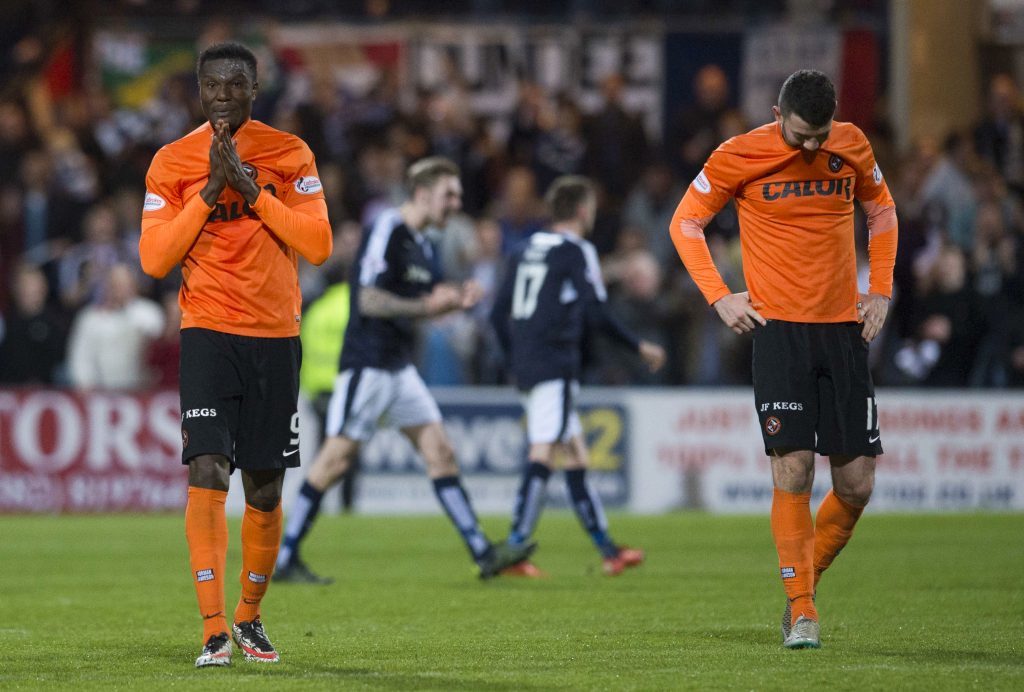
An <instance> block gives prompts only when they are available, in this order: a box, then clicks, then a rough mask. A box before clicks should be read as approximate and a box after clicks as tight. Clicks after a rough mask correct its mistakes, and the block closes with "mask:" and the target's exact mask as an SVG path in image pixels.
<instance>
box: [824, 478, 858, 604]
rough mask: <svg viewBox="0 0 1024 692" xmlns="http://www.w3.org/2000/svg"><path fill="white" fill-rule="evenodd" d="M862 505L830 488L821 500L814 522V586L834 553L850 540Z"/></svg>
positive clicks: (834, 557) (834, 555)
mask: <svg viewBox="0 0 1024 692" xmlns="http://www.w3.org/2000/svg"><path fill="white" fill-rule="evenodd" d="M863 512H864V508H863V507H854V506H853V505H851V504H850V503H848V502H846V501H845V500H843V499H842V498H841V497H839V496H838V495H836V494H835V492H833V491H832V490H829V491H828V495H826V496H825V499H824V500H822V501H821V506H820V507H818V516H817V517H816V518H815V522H814V587H815V588H817V586H818V580H819V579H821V573H822V572H824V571H825V570H826V569H828V566H829V565H831V564H832V561H833V560H834V559H836V555H838V554H839V551H840V550H842V549H843V547H844V546H845V545H846V544H847V542H848V541H849V540H850V536H852V535H853V527H854V525H855V524H856V523H857V520H858V519H860V515H861V513H863Z"/></svg>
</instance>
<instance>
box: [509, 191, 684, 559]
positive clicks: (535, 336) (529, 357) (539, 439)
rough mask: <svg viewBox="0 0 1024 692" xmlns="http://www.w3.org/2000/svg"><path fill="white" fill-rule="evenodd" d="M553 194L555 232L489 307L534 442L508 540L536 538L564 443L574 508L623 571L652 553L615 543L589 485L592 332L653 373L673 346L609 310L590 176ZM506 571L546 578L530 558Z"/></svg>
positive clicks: (524, 255)
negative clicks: (584, 416)
mask: <svg viewBox="0 0 1024 692" xmlns="http://www.w3.org/2000/svg"><path fill="white" fill-rule="evenodd" d="M545 201H546V202H547V204H548V207H549V211H550V213H551V219H552V225H551V229H550V230H549V231H545V232H540V233H535V234H534V235H532V236H531V237H530V238H529V240H528V241H527V242H526V244H525V246H523V247H522V248H521V249H519V250H518V251H517V252H516V253H515V254H514V255H513V258H512V261H511V264H510V266H509V271H508V274H507V276H506V280H505V282H504V284H503V285H502V288H501V290H500V292H499V294H498V296H497V299H496V301H495V305H494V310H493V312H492V314H491V321H492V323H493V325H494V328H495V331H496V332H497V334H498V338H499V340H500V341H501V343H502V345H503V346H504V348H505V352H506V353H507V354H508V355H509V358H510V363H511V372H512V377H513V379H514V381H515V384H516V386H517V387H518V388H519V390H520V392H522V401H523V408H524V409H525V411H526V425H527V437H528V441H529V459H528V463H527V466H526V470H525V472H524V475H523V481H522V485H521V486H520V488H519V494H518V496H517V499H516V505H515V510H514V514H513V518H512V529H511V531H510V533H509V538H508V544H509V545H510V546H514V547H519V546H524V545H528V544H529V541H530V536H531V535H532V534H533V530H534V527H535V526H536V524H537V520H538V518H539V516H540V512H541V509H542V507H543V502H544V496H545V493H546V485H547V481H548V478H549V477H550V476H551V462H552V455H553V452H554V451H555V449H556V448H561V449H562V450H563V451H564V456H565V476H566V484H567V485H568V491H569V499H570V501H571V504H572V507H573V509H574V510H575V512H576V515H577V516H578V517H579V520H580V523H581V524H582V525H583V528H584V529H585V530H586V531H587V533H589V534H590V536H591V538H592V539H593V541H594V545H595V546H596V547H597V549H598V550H599V551H600V553H601V558H602V563H603V567H604V571H605V573H606V574H609V575H616V574H619V573H621V572H622V571H623V570H624V569H625V568H626V567H634V566H636V565H639V564H640V563H641V562H643V559H644V554H643V551H641V550H638V549H635V548H626V547H622V546H618V545H616V544H615V542H614V541H612V539H611V537H610V536H609V534H608V524H607V521H606V519H605V515H604V510H603V509H602V507H601V500H600V498H599V496H598V495H597V493H596V492H595V491H594V489H593V488H592V487H591V486H590V484H589V483H588V482H587V478H586V472H587V465H588V462H589V454H588V452H587V446H586V442H585V441H584V438H583V429H582V426H581V425H580V418H579V414H578V413H577V411H576V397H577V395H578V392H579V378H580V361H581V351H582V346H583V340H584V339H585V338H586V333H587V332H588V331H589V330H591V329H597V330H599V331H601V332H604V333H605V334H607V335H608V336H609V337H611V338H612V339H614V340H615V341H617V342H618V343H620V344H622V345H623V346H625V347H626V348H628V349H630V350H632V351H635V352H636V353H638V354H639V355H640V357H641V358H642V359H643V360H644V362H645V363H646V364H647V366H648V367H649V368H650V369H651V371H652V372H653V371H655V370H658V369H660V368H661V366H662V365H664V362H665V351H664V350H663V349H662V347H661V346H659V345H657V344H654V343H651V342H649V341H641V340H639V339H637V337H636V336H635V335H633V334H632V333H630V332H629V331H628V330H627V329H626V328H625V327H624V326H623V325H622V324H621V323H619V322H618V321H617V320H616V319H614V318H613V317H612V315H611V314H609V312H608V308H607V303H606V293H605V288H604V282H603V280H602V278H601V267H600V265H599V264H598V259H597V251H596V250H595V249H594V246H593V245H591V244H590V242H589V241H587V240H585V239H584V236H585V235H587V234H588V233H589V232H590V230H591V228H592V227H593V225H594V215H595V213H596V208H597V200H596V196H595V193H594V188H593V186H592V185H591V183H590V182H589V181H588V180H587V179H586V178H582V177H579V176H563V177H561V178H558V179H557V180H555V181H554V182H553V183H552V184H551V188H550V189H549V190H548V192H547V195H546V197H545ZM503 573H504V574H513V575H519V576H528V577H531V576H541V575H542V572H541V571H540V570H539V569H538V568H537V567H536V566H535V565H534V564H533V563H531V562H529V561H527V560H523V561H521V562H519V563H517V564H515V565H513V566H512V567H509V568H507V569H506V570H504V571H503Z"/></svg>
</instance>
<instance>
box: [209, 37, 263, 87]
mask: <svg viewBox="0 0 1024 692" xmlns="http://www.w3.org/2000/svg"><path fill="white" fill-rule="evenodd" d="M211 60H238V61H239V62H241V63H243V64H244V65H245V67H246V70H248V72H249V79H251V80H252V81H254V82H255V81H256V56H255V55H254V54H253V52H252V51H251V50H249V49H248V48H246V47H245V46H243V45H242V44H241V43H235V42H233V41H227V42H224V43H215V44H213V45H212V46H208V47H207V48H206V49H205V50H204V51H203V52H202V53H200V54H199V60H198V61H197V62H196V76H197V77H198V76H199V75H200V73H202V71H203V65H205V64H206V63H208V62H210V61H211Z"/></svg>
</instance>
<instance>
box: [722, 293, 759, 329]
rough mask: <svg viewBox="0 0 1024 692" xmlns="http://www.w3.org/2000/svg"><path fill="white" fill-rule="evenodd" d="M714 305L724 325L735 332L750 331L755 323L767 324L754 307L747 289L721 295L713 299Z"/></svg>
mask: <svg viewBox="0 0 1024 692" xmlns="http://www.w3.org/2000/svg"><path fill="white" fill-rule="evenodd" d="M714 307H715V310H716V311H717V312H718V316H719V317H721V318H722V321H723V322H725V324H726V326H728V327H729V328H730V329H732V330H733V331H734V332H736V333H737V334H745V333H746V332H752V331H754V327H755V325H757V324H760V325H761V326H762V327H763V326H764V325H766V324H768V322H767V321H766V320H765V319H764V317H762V316H761V313H759V312H758V311H757V310H755V309H754V306H753V304H751V302H750V294H749V293H748V292H747V291H743V292H742V293H730V294H729V295H727V296H723V297H721V298H719V299H718V300H716V301H715V305H714Z"/></svg>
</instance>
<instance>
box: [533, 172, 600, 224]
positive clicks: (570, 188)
mask: <svg viewBox="0 0 1024 692" xmlns="http://www.w3.org/2000/svg"><path fill="white" fill-rule="evenodd" d="M596 194H597V193H596V191H595V190H594V184H593V183H592V182H590V180H588V179H587V178H584V177H583V176H582V175H563V176H562V177H560V178H556V179H555V182H553V183H551V187H549V188H548V191H547V194H545V195H544V202H545V203H546V204H547V205H548V210H549V211H550V212H551V220H552V221H555V222H558V221H568V220H569V219H573V218H575V217H576V212H577V211H578V210H579V208H580V205H581V204H583V202H584V200H586V199H587V198H588V197H593V196H594V195H596Z"/></svg>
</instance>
